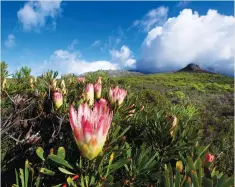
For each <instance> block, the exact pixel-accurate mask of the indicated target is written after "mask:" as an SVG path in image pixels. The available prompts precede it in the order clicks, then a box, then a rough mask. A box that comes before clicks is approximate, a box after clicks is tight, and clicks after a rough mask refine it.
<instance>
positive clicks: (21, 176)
mask: <svg viewBox="0 0 235 187" xmlns="http://www.w3.org/2000/svg"><path fill="white" fill-rule="evenodd" d="M20 180H21V185H22V187H25V185H24V171H23V169H21V168H20Z"/></svg>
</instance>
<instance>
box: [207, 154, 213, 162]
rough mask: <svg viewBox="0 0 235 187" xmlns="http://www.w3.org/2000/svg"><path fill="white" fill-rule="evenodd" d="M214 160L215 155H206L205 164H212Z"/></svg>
mask: <svg viewBox="0 0 235 187" xmlns="http://www.w3.org/2000/svg"><path fill="white" fill-rule="evenodd" d="M214 159H215V155H212V154H210V153H207V154H206V162H213V160H214Z"/></svg>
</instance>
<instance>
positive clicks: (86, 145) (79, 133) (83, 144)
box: [70, 99, 113, 160]
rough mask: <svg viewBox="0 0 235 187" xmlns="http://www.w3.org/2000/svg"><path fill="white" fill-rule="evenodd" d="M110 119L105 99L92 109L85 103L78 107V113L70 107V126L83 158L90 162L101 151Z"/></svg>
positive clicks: (111, 114) (110, 113)
mask: <svg viewBox="0 0 235 187" xmlns="http://www.w3.org/2000/svg"><path fill="white" fill-rule="evenodd" d="M112 118H113V113H112V112H110V109H109V107H108V105H107V101H106V100H105V99H100V101H99V102H96V103H95V104H94V108H93V109H91V108H89V106H88V104H87V103H84V104H81V105H79V107H78V111H76V110H75V109H74V107H73V106H71V107H70V125H71V128H72V130H73V135H74V139H75V141H76V143H77V145H78V148H79V150H80V152H81V154H82V155H83V156H84V157H86V158H88V159H89V160H92V159H94V158H95V157H96V156H97V155H98V154H99V153H100V152H101V151H102V148H103V146H104V143H105V141H106V136H107V133H108V130H109V128H110V124H111V122H112Z"/></svg>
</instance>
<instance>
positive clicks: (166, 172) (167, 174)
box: [164, 164, 170, 187]
mask: <svg viewBox="0 0 235 187" xmlns="http://www.w3.org/2000/svg"><path fill="white" fill-rule="evenodd" d="M164 178H165V185H166V187H170V179H169V170H168V168H167V165H166V164H165V169H164Z"/></svg>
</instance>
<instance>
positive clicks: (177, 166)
mask: <svg viewBox="0 0 235 187" xmlns="http://www.w3.org/2000/svg"><path fill="white" fill-rule="evenodd" d="M176 168H177V169H178V170H179V172H180V173H181V172H182V171H183V163H182V161H181V160H178V161H177V162H176Z"/></svg>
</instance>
